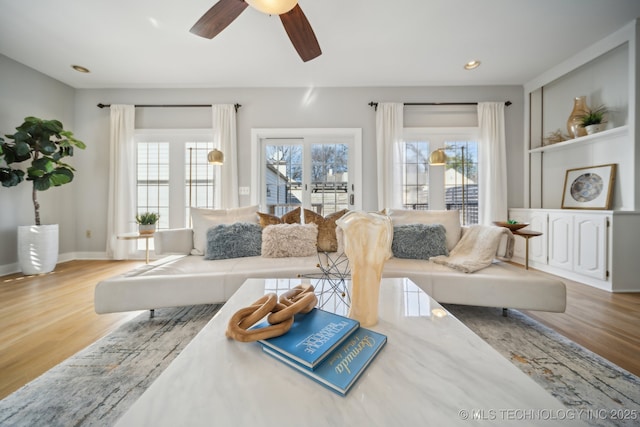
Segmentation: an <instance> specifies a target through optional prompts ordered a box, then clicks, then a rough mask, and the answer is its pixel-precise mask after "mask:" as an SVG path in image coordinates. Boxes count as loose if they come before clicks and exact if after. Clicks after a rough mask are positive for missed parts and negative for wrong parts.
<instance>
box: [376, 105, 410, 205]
mask: <svg viewBox="0 0 640 427" xmlns="http://www.w3.org/2000/svg"><path fill="white" fill-rule="evenodd" d="M403 111H404V105H403V104H402V103H396V102H384V103H383V102H381V103H379V104H378V108H377V110H376V146H377V156H378V209H380V210H382V209H389V208H400V207H402V197H401V194H402V193H401V188H402V187H401V183H402V181H401V180H402V168H401V165H400V153H401V150H400V144H401V142H402V130H403V126H404V124H403V122H404V117H403Z"/></svg>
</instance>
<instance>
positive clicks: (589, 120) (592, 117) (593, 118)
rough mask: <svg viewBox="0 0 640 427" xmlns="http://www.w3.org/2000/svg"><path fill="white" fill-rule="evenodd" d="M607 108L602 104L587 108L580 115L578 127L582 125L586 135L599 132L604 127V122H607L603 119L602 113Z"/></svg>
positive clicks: (605, 112) (606, 111) (606, 110)
mask: <svg viewBox="0 0 640 427" xmlns="http://www.w3.org/2000/svg"><path fill="white" fill-rule="evenodd" d="M608 112H609V110H608V109H607V107H606V106H604V105H599V106H598V107H596V108H593V109H592V108H587V109H586V110H585V112H584V114H582V115H580V127H583V128H584V129H585V130H586V131H587V134H588V135H592V134H594V133H597V132H600V131H601V130H603V129H604V124H605V123H607V122H606V121H605V120H604V115H605V114H607V113H608Z"/></svg>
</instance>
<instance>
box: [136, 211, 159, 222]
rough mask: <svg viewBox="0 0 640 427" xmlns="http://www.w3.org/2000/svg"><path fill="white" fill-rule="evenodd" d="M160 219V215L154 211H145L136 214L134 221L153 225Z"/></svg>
mask: <svg viewBox="0 0 640 427" xmlns="http://www.w3.org/2000/svg"><path fill="white" fill-rule="evenodd" d="M159 219H160V215H158V214H157V213H155V212H145V213H141V214H138V215H136V222H137V223H138V224H142V225H153V224H155V223H156V222H158V220H159Z"/></svg>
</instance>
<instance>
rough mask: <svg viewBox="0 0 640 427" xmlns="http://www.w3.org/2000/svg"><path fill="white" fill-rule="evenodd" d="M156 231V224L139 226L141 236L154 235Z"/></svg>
mask: <svg viewBox="0 0 640 427" xmlns="http://www.w3.org/2000/svg"><path fill="white" fill-rule="evenodd" d="M155 231H156V225H155V224H138V233H139V234H153V233H155Z"/></svg>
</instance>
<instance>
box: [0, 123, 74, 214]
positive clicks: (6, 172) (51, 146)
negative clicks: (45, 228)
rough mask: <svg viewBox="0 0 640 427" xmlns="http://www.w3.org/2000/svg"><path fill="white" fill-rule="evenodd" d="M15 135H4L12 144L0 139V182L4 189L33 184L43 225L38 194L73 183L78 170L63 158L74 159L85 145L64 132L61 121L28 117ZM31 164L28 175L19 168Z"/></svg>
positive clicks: (36, 206)
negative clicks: (1, 164) (22, 184)
mask: <svg viewBox="0 0 640 427" xmlns="http://www.w3.org/2000/svg"><path fill="white" fill-rule="evenodd" d="M16 130H17V132H16V133H14V134H13V135H5V136H6V137H7V138H9V139H10V140H11V141H5V140H4V139H2V138H0V161H2V160H4V163H5V164H6V166H0V182H2V186H3V187H14V186H16V185H18V184H20V183H21V182H22V181H24V179H25V175H26V180H27V181H31V182H32V183H33V190H32V200H33V208H34V213H35V223H36V225H40V204H39V203H38V197H37V192H38V191H45V190H48V189H49V188H51V187H58V186H60V185H64V184H68V183H69V182H71V181H73V172H74V171H75V169H74V168H73V167H71V166H70V165H68V164H66V163H64V162H63V161H62V160H61V159H63V158H64V157H71V156H73V150H74V148H80V149H84V148H86V145H85V144H84V142H82V141H79V140H77V139H76V138H74V136H73V133H72V132H70V131H68V130H64V126H63V125H62V123H61V122H59V121H58V120H43V119H39V118H37V117H26V118H25V119H24V123H23V124H22V125H20V126H19V127H17V128H16ZM26 161H30V162H31V163H30V165H29V166H28V167H27V170H26V172H25V171H24V170H23V169H21V168H20V167H19V166H18V167H14V166H13V165H17V164H21V163H22V162H26Z"/></svg>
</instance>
